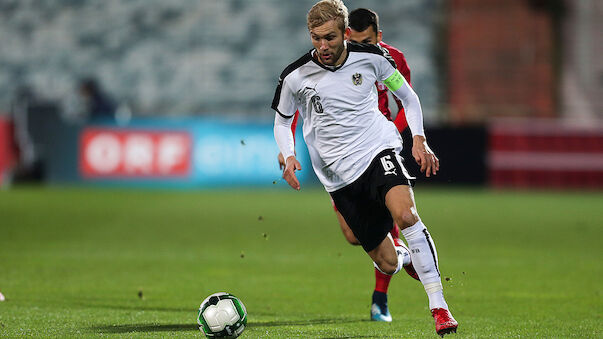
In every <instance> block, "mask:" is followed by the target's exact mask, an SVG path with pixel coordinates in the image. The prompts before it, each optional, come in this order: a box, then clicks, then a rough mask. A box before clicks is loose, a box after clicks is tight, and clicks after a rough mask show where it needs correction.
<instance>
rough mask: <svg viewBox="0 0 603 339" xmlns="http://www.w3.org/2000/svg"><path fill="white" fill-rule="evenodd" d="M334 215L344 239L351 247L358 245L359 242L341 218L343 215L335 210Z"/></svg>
mask: <svg viewBox="0 0 603 339" xmlns="http://www.w3.org/2000/svg"><path fill="white" fill-rule="evenodd" d="M335 215H337V221H339V227H341V232H342V233H343V235H344V236H345V239H346V240H347V241H348V242H349V243H350V244H351V245H360V242H359V241H358V239H356V236H355V235H354V232H352V229H351V228H350V226H348V223H347V222H346V221H345V219H344V218H343V215H341V213H339V211H337V210H336V211H335Z"/></svg>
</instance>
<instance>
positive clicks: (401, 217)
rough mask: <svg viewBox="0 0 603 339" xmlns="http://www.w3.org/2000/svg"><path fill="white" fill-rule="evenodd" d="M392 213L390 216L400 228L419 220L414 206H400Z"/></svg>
mask: <svg viewBox="0 0 603 339" xmlns="http://www.w3.org/2000/svg"><path fill="white" fill-rule="evenodd" d="M393 214H394V215H392V216H393V218H394V220H395V221H396V223H397V224H398V227H400V229H404V228H407V227H410V226H412V225H414V224H416V223H417V222H418V221H419V215H418V214H417V210H416V209H415V208H414V207H405V208H400V209H398V210H396V211H395V212H394V213H393Z"/></svg>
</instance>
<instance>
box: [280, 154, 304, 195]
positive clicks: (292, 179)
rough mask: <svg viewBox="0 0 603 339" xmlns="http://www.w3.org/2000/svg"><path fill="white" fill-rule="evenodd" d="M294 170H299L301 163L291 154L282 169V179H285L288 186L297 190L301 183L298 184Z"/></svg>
mask: <svg viewBox="0 0 603 339" xmlns="http://www.w3.org/2000/svg"><path fill="white" fill-rule="evenodd" d="M295 171H301V164H300V163H299V161H297V159H295V157H294V156H293V155H292V156H290V157H288V158H287V161H286V165H285V170H284V171H283V179H285V181H287V183H288V184H289V186H291V187H292V188H293V189H295V190H298V191H299V190H300V188H301V185H300V184H299V180H297V177H296V176H295Z"/></svg>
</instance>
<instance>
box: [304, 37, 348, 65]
mask: <svg viewBox="0 0 603 339" xmlns="http://www.w3.org/2000/svg"><path fill="white" fill-rule="evenodd" d="M347 56H348V45H347V43H344V45H343V52H341V55H340V56H339V58H338V59H337V61H335V64H333V65H327V64H325V63H324V62H323V61H322V59H320V55H319V54H318V51H316V50H314V53H313V56H312V57H314V59H316V61H318V62H320V63H321V64H322V65H324V66H325V67H329V68H337V67H339V66H341V65H342V64H343V62H344V61H345V59H346V58H347Z"/></svg>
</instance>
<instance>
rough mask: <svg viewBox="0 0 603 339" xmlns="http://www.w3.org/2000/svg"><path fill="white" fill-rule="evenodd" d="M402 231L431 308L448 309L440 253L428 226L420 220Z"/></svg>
mask: <svg viewBox="0 0 603 339" xmlns="http://www.w3.org/2000/svg"><path fill="white" fill-rule="evenodd" d="M400 231H401V232H402V235H404V238H405V239H406V242H407V243H408V248H410V256H411V258H412V264H413V266H414V268H415V270H416V271H417V274H418V275H419V279H421V283H423V287H424V288H425V292H426V293H427V297H428V298H429V308H430V309H434V308H445V309H448V305H447V304H446V301H445V300H444V293H443V292H442V280H441V279H440V271H439V269H438V253H437V252H436V248H435V244H434V243H433V240H432V239H431V235H430V234H429V232H428V231H427V228H426V227H425V225H423V222H421V220H419V221H418V222H417V223H416V224H414V225H412V226H410V227H407V228H405V229H402V230H400Z"/></svg>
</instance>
